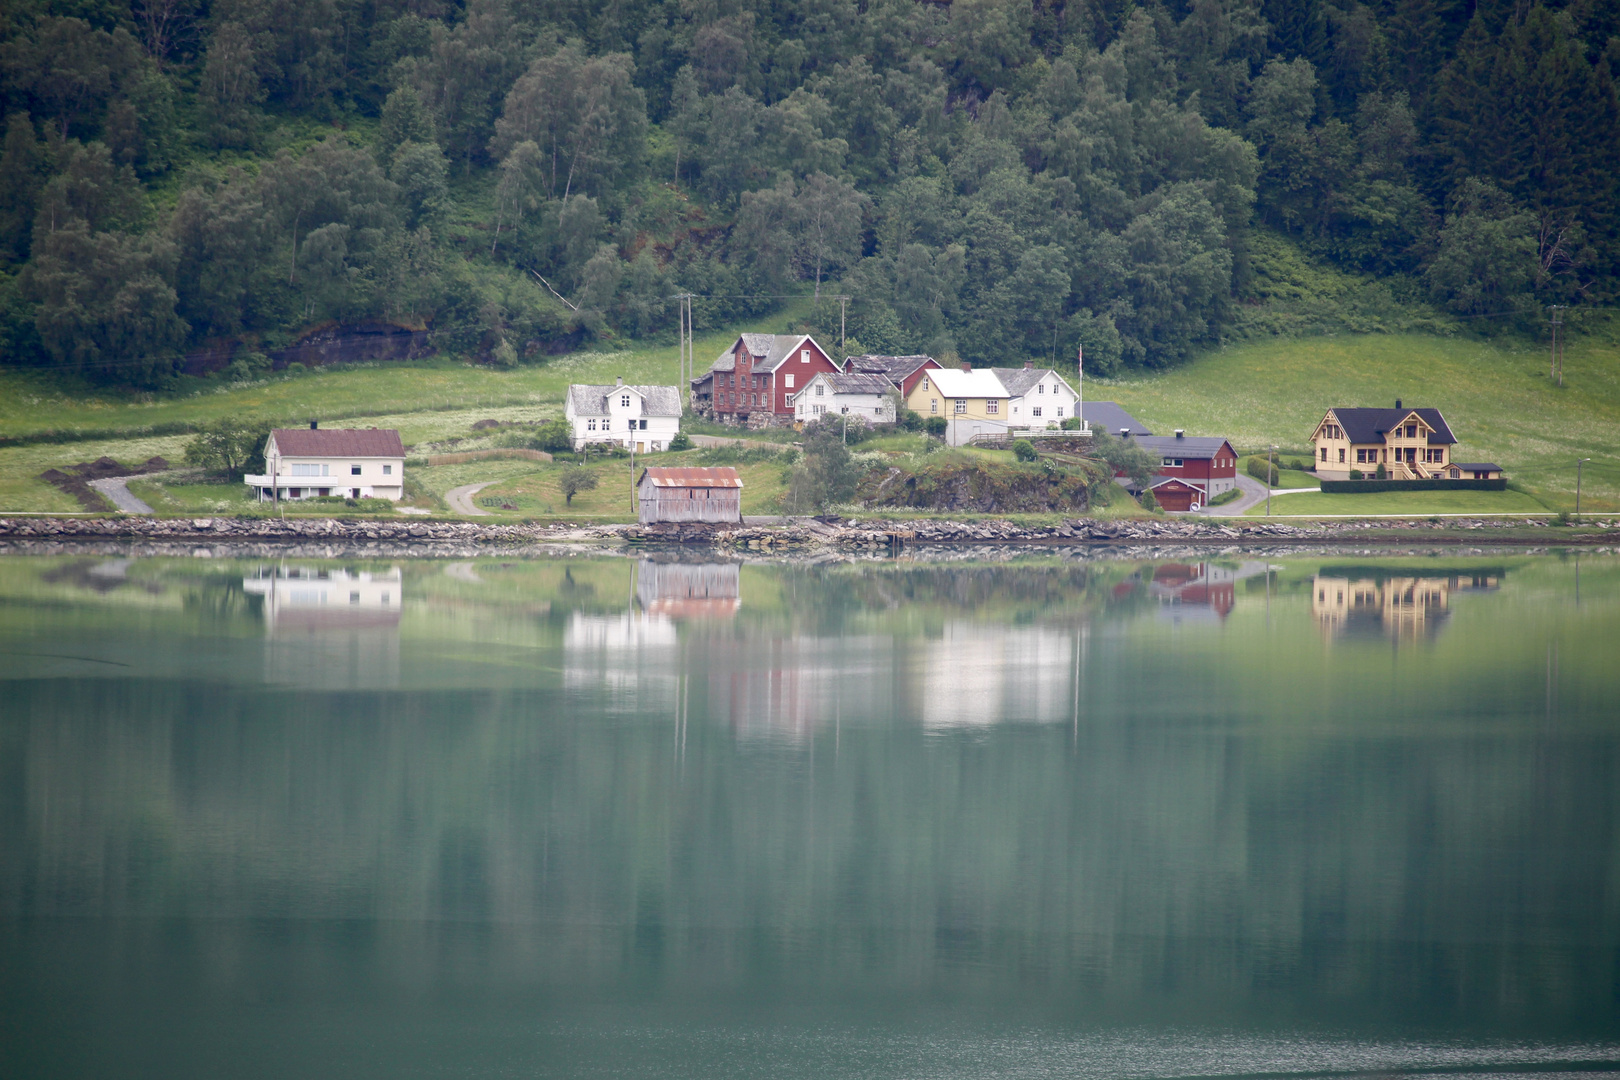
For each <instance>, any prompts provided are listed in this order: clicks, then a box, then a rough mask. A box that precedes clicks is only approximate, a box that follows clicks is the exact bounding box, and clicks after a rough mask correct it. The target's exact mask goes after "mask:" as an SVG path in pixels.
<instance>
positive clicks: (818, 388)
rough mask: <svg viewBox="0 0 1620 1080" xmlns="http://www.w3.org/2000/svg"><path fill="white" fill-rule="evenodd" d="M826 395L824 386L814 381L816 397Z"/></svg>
mask: <svg viewBox="0 0 1620 1080" xmlns="http://www.w3.org/2000/svg"><path fill="white" fill-rule="evenodd" d="M826 396H827V388H826V387H825V386H822V385H821V384H820V383H816V397H826Z"/></svg>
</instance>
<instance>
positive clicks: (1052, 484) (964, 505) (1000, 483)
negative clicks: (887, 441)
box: [856, 459, 1108, 514]
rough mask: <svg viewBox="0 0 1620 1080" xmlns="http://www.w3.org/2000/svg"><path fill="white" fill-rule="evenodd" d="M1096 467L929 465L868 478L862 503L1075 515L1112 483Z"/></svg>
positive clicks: (895, 469)
mask: <svg viewBox="0 0 1620 1080" xmlns="http://www.w3.org/2000/svg"><path fill="white" fill-rule="evenodd" d="M1107 482H1108V477H1107V475H1106V470H1105V469H1103V468H1102V467H1101V466H1096V465H1094V464H1093V463H1092V462H1089V461H1087V462H1077V463H1075V464H1074V465H1072V466H1070V467H1068V468H1058V467H1054V466H1051V465H1049V464H1046V463H1042V464H1037V465H1005V464H1001V463H999V462H993V461H983V460H973V461H962V460H960V459H953V460H948V461H927V460H925V461H924V462H923V463H922V464H920V465H917V466H915V467H912V468H901V467H898V466H894V467H891V468H889V469H888V470H886V471H882V470H880V471H875V472H872V473H869V474H867V476H866V478H865V479H864V480H863V481H862V482H861V485H860V488H859V490H858V491H857V493H856V498H857V499H859V500H860V501H861V502H863V503H865V504H866V505H867V506H873V507H878V506H904V507H911V508H913V509H917V510H948V511H954V512H973V513H981V514H1018V513H1022V514H1029V513H1051V512H1057V513H1069V512H1072V511H1075V510H1084V509H1085V508H1086V507H1088V506H1090V505H1091V499H1092V495H1093V493H1094V492H1095V491H1096V489H1097V487H1098V486H1099V485H1101V484H1104V483H1107Z"/></svg>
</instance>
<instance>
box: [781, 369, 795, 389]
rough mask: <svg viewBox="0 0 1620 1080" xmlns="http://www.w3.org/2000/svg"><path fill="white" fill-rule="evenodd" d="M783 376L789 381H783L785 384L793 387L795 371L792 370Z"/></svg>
mask: <svg viewBox="0 0 1620 1080" xmlns="http://www.w3.org/2000/svg"><path fill="white" fill-rule="evenodd" d="M782 377H783V378H784V379H786V380H787V382H785V383H783V385H784V386H786V387H787V388H788V389H789V390H791V389H793V372H791V371H790V372H788V373H787V374H786V375H784V376H782Z"/></svg>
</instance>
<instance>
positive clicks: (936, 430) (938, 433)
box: [922, 416, 946, 439]
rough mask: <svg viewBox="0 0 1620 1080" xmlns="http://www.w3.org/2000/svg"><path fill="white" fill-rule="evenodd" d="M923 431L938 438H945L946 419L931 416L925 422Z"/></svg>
mask: <svg viewBox="0 0 1620 1080" xmlns="http://www.w3.org/2000/svg"><path fill="white" fill-rule="evenodd" d="M922 426H923V431H925V432H926V433H928V434H929V435H933V436H935V437H936V438H941V439H943V438H944V437H945V428H946V423H945V418H944V417H943V416H930V417H927V418H926V419H924V420H923V425H922Z"/></svg>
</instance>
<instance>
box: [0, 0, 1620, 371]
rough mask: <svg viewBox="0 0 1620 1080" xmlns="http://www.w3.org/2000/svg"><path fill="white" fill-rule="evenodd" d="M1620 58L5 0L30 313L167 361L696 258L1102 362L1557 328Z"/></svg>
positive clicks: (1598, 17)
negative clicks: (1242, 339) (1309, 335)
mask: <svg viewBox="0 0 1620 1080" xmlns="http://www.w3.org/2000/svg"><path fill="white" fill-rule="evenodd" d="M1617 62H1620V4H1616V3H1613V2H1602V0H1575V2H1571V3H1567V4H1560V3H1551V4H1541V3H1538V4H1530V3H1525V2H1509V0H1481V2H1479V3H1477V4H1474V3H1467V2H1465V0H1377V2H1375V3H1371V4H1363V3H1358V2H1355V0H1193V2H1182V0H1169V2H1165V3H1145V4H1133V3H1130V2H1129V0H1072V2H1061V0H1040V2H1035V3H1032V2H1030V0H955V2H952V3H919V2H917V0H867V2H858V0H783V2H779V3H774V4H767V3H750V2H746V0H662V2H658V0H606V2H600V3H590V2H570V0H469V2H467V3H465V4H462V3H456V2H454V0H215V2H212V3H209V2H205V0H133V2H131V3H128V4H123V3H116V2H113V0H12V2H11V3H10V4H8V5H5V6H4V8H3V9H0V76H3V77H0V113H3V115H4V125H5V130H4V143H3V147H0V353H3V356H4V362H5V363H8V364H15V365H33V366H38V367H44V368H49V369H54V370H59V371H64V372H70V373H75V374H80V375H84V376H88V377H91V378H94V379H97V380H103V381H107V382H112V383H120V384H129V385H138V386H148V387H155V386H162V385H165V384H166V383H167V382H169V381H170V380H172V378H173V377H174V375H175V374H176V373H177V372H178V371H180V370H182V367H183V365H184V360H185V357H186V356H187V355H188V354H191V355H196V354H197V353H199V352H200V351H203V350H211V353H212V355H214V356H216V357H218V358H220V359H221V362H226V361H228V362H229V366H228V367H227V368H226V369H225V377H229V378H249V377H252V376H253V375H254V374H255V373H256V371H258V370H260V369H262V368H263V367H264V366H266V365H267V364H268V363H269V361H268V358H267V355H266V354H267V353H268V352H270V351H273V350H274V349H275V348H276V347H277V346H280V345H285V344H286V343H288V342H290V341H292V340H293V339H295V338H296V337H298V336H299V335H300V334H303V333H305V332H307V331H308V330H309V329H311V328H313V327H318V326H322V325H341V324H359V323H386V324H393V325H397V326H402V327H407V328H411V329H415V330H421V331H428V332H431V337H432V344H433V345H434V346H435V347H437V348H439V349H441V350H444V351H448V352H453V353H460V354H464V355H468V356H473V357H477V358H479V359H481V360H482V361H484V362H487V363H490V364H495V365H500V366H513V365H517V364H519V363H523V362H525V361H526V360H529V359H532V358H536V357H539V356H543V355H545V354H547V353H549V352H553V351H557V350H559V349H564V348H568V347H572V346H574V345H578V344H582V343H585V342H587V341H591V340H596V341H605V342H612V341H614V340H622V339H626V338H638V337H646V336H649V335H658V334H665V335H667V334H671V333H672V332H673V329H674V325H675V321H676V319H675V314H674V310H675V306H674V304H673V303H671V302H670V301H669V300H668V297H670V296H671V295H672V294H674V293H677V292H691V293H695V294H697V295H698V296H700V297H704V298H705V299H703V300H701V301H699V302H698V303H697V304H695V305H694V313H695V316H696V319H697V324H698V327H699V329H702V328H704V327H706V326H707V327H714V326H720V325H725V324H730V323H736V322H739V321H743V320H747V319H754V318H759V317H761V316H765V315H768V314H769V313H770V312H771V311H773V310H775V309H776V307H777V306H778V305H779V304H780V303H781V302H782V299H781V298H783V297H787V296H797V295H804V294H807V293H819V294H823V295H825V294H828V293H841V294H846V295H849V296H852V297H853V298H854V300H853V301H852V302H851V303H850V305H849V320H850V322H849V329H850V333H851V335H852V337H853V338H855V339H857V340H858V343H859V345H860V347H861V348H863V349H867V350H873V351H894V352H913V351H927V352H932V353H935V354H940V355H951V354H955V355H960V356H961V357H963V358H964V359H968V360H973V361H991V360H1004V359H1005V358H1006V357H1007V356H1008V354H1013V355H1033V356H1057V357H1072V356H1073V355H1074V352H1075V349H1076V347H1077V346H1080V345H1082V344H1083V345H1084V347H1085V350H1086V358H1087V366H1088V369H1089V370H1092V371H1097V372H1101V373H1109V372H1113V371H1119V370H1123V369H1126V368H1156V367H1164V366H1168V365H1171V364H1174V363H1175V362H1177V361H1178V360H1180V359H1181V358H1183V357H1185V356H1186V355H1188V353H1189V352H1190V351H1191V350H1193V349H1196V348H1198V347H1200V346H1201V345H1205V344H1208V343H1211V342H1214V341H1218V340H1221V339H1222V338H1224V337H1229V336H1233V335H1239V334H1245V333H1269V332H1279V331H1281V332H1288V331H1292V330H1310V329H1330V330H1331V329H1367V328H1385V329H1395V328H1412V327H1421V326H1424V325H1427V326H1430V327H1434V328H1445V329H1456V328H1458V327H1463V326H1466V327H1469V328H1471V330H1475V331H1481V332H1497V331H1502V330H1514V329H1518V330H1523V329H1526V328H1529V327H1531V326H1534V325H1536V324H1538V323H1539V322H1541V321H1543V320H1544V317H1545V314H1544V307H1545V305H1548V304H1569V305H1575V306H1577V308H1579V307H1585V308H1594V309H1595V308H1598V307H1601V306H1602V305H1605V304H1607V303H1608V302H1610V301H1611V300H1612V294H1613V292H1614V283H1615V271H1616V269H1617V264H1620V217H1617V198H1616V196H1617V193H1616V171H1615V168H1614V163H1615V161H1616V160H1620V154H1617V152H1620V104H1617V98H1616V89H1615V82H1614V74H1613V70H1612V69H1613V67H1614V66H1615V65H1616V63H1617ZM815 310H817V311H818V312H820V313H821V314H820V315H819V316H818V318H819V319H821V320H822V325H823V326H830V327H836V326H837V320H838V308H837V305H834V304H831V303H825V304H822V305H820V306H819V307H817V308H816V309H815ZM852 344H853V343H852Z"/></svg>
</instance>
